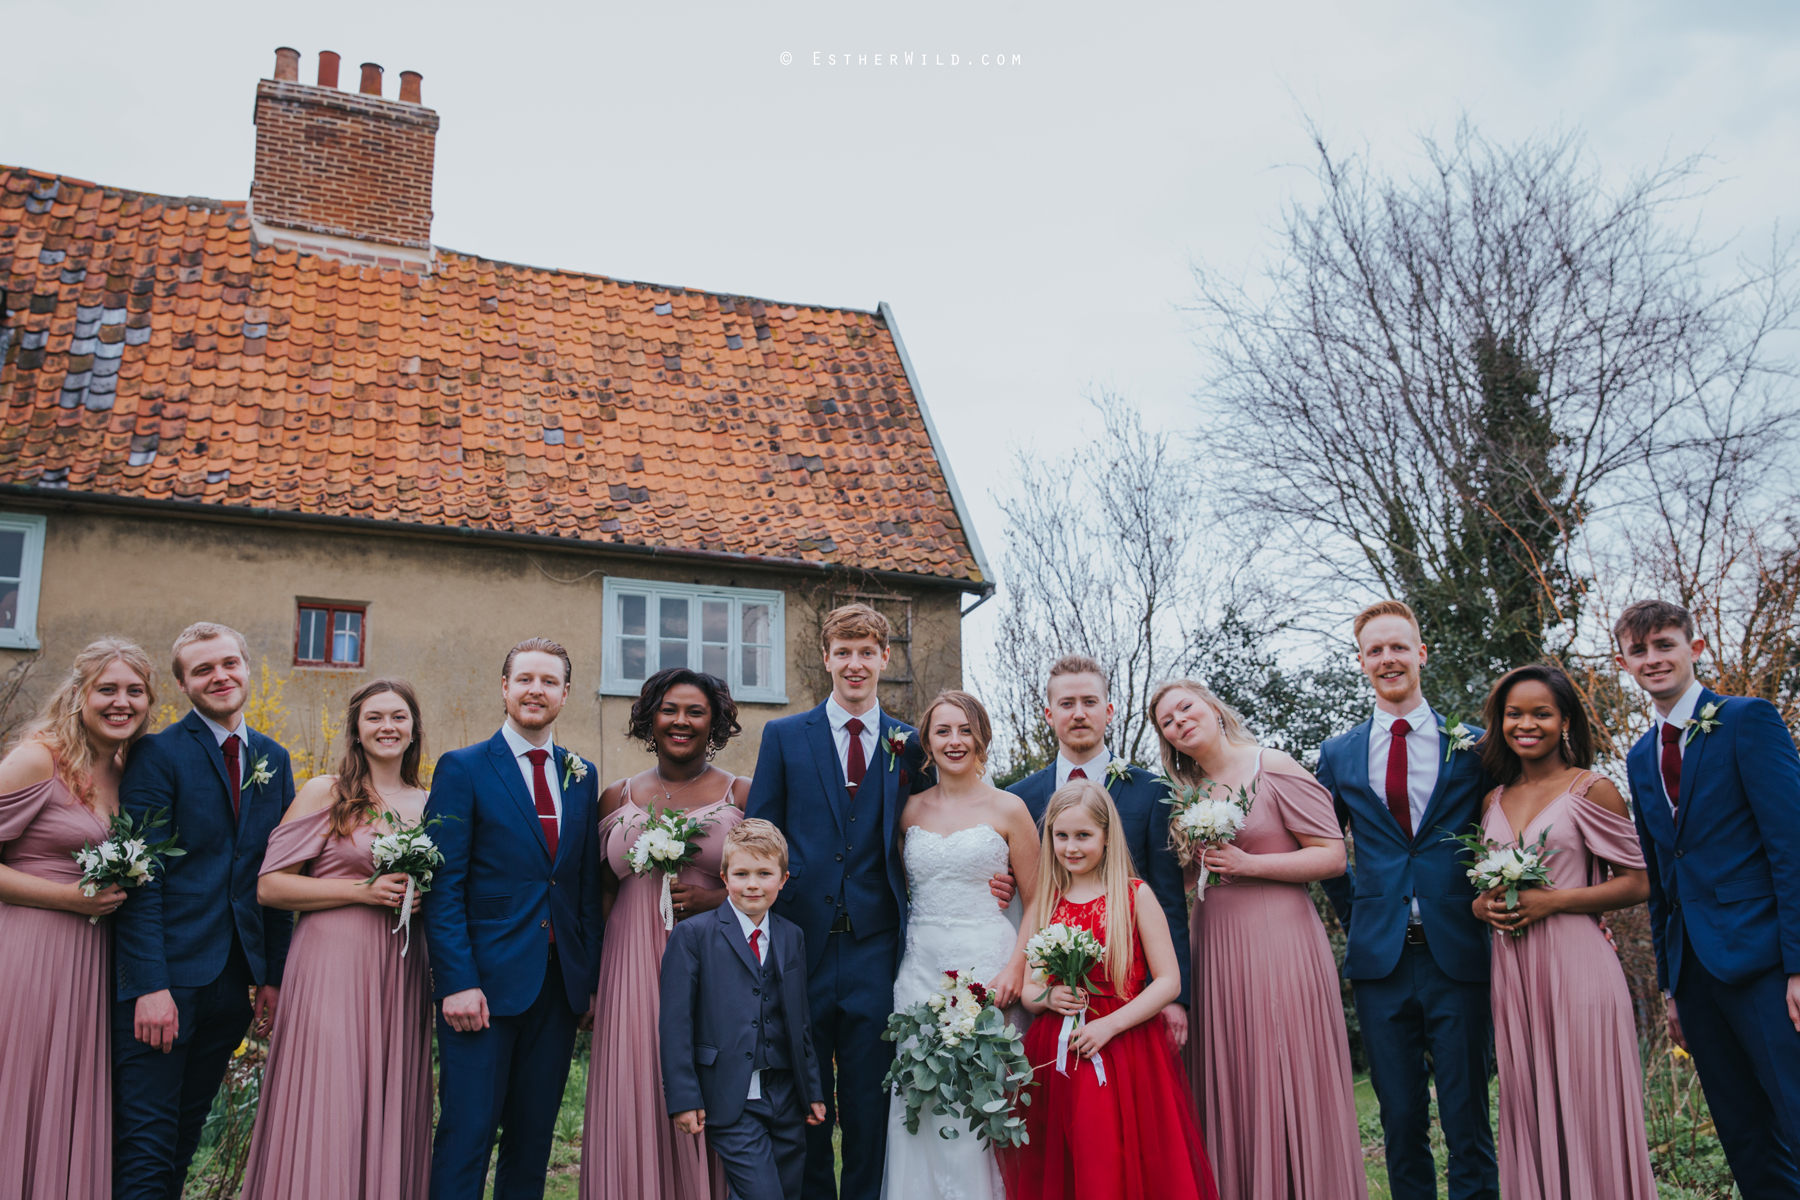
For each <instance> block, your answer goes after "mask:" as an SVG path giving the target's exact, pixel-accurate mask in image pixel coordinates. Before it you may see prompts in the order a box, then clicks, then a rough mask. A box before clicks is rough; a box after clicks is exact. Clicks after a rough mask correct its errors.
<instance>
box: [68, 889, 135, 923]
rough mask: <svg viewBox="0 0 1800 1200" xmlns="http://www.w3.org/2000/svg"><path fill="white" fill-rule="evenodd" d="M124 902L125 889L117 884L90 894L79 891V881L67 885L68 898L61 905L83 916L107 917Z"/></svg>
mask: <svg viewBox="0 0 1800 1200" xmlns="http://www.w3.org/2000/svg"><path fill="white" fill-rule="evenodd" d="M123 903H125V889H124V888H122V887H120V886H119V885H118V884H116V883H115V884H113V885H111V886H110V887H106V888H102V889H101V890H100V891H97V892H95V893H94V894H93V895H91V896H84V895H82V893H81V885H80V884H79V883H71V884H70V885H69V899H68V901H67V903H65V904H64V905H63V908H64V909H65V910H67V911H68V912H72V913H80V914H81V915H82V916H84V917H109V916H111V915H112V914H113V913H114V912H116V911H117V910H118V907H119V905H121V904H123Z"/></svg>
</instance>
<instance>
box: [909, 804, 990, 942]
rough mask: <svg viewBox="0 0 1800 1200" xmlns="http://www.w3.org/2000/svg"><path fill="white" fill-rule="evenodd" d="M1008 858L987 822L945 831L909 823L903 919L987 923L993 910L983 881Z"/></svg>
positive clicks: (985, 883) (986, 883)
mask: <svg viewBox="0 0 1800 1200" xmlns="http://www.w3.org/2000/svg"><path fill="white" fill-rule="evenodd" d="M1010 861H1011V860H1010V858H1009V856H1008V852H1007V846H1006V839H1005V838H1003V837H1001V836H1000V835H999V834H998V833H996V832H994V829H993V827H992V826H989V825H975V826H972V827H970V828H968V829H959V830H957V831H956V832H955V833H952V834H948V835H945V834H939V833H933V832H931V830H929V829H925V828H923V827H921V826H918V825H914V826H912V827H911V828H909V829H908V830H907V831H906V887H907V891H908V892H909V893H910V895H911V898H912V903H911V907H910V908H909V909H908V917H907V919H908V920H909V921H914V922H919V921H924V922H929V923H931V924H934V925H937V924H946V923H961V922H964V921H968V920H970V919H974V918H979V919H981V920H983V921H988V919H989V918H991V917H993V916H995V915H998V914H999V908H998V906H997V904H996V903H995V901H994V897H993V894H992V893H991V892H989V891H988V880H990V879H992V878H993V877H994V876H995V875H997V874H999V873H1000V872H1001V871H1004V870H1006V869H1007V864H1008V863H1009V862H1010ZM1002 919H1004V918H1002ZM990 923H991V922H990Z"/></svg>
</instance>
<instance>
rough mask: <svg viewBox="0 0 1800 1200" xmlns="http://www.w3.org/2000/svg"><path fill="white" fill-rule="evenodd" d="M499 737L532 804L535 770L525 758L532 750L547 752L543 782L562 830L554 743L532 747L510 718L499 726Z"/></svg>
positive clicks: (535, 781)
mask: <svg viewBox="0 0 1800 1200" xmlns="http://www.w3.org/2000/svg"><path fill="white" fill-rule="evenodd" d="M500 736H501V737H503V738H505V739H506V745H507V748H508V749H510V750H511V751H512V753H513V761H514V762H516V763H518V764H519V774H520V775H522V776H524V778H525V794H526V795H527V796H530V797H531V799H532V802H533V803H534V804H535V803H536V802H537V768H535V767H533V766H532V765H531V760H530V759H529V758H527V757H525V756H526V755H527V754H529V753H530V752H531V751H533V750H546V751H549V754H550V757H549V758H546V759H545V760H544V780H545V782H547V783H548V784H549V785H550V806H551V807H552V808H554V809H555V810H556V826H557V828H558V829H561V828H562V779H561V777H560V776H559V774H558V772H557V770H556V743H555V741H554V740H552V741H548V742H545V743H544V744H543V745H542V746H534V745H532V744H531V743H530V742H528V741H526V740H525V735H524V734H522V733H520V732H519V731H518V730H517V729H514V728H513V723H512V718H511V717H508V718H506V721H505V723H504V724H502V725H501V726H500Z"/></svg>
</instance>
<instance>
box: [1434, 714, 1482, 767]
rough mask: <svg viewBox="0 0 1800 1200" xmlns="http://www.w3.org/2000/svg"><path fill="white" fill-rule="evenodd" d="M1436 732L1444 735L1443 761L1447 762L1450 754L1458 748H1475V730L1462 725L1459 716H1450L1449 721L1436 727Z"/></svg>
mask: <svg viewBox="0 0 1800 1200" xmlns="http://www.w3.org/2000/svg"><path fill="white" fill-rule="evenodd" d="M1438 732H1439V733H1441V734H1443V735H1444V745H1445V749H1444V761H1445V762H1449V761H1450V756H1451V755H1452V754H1455V753H1456V752H1457V751H1458V750H1473V749H1474V748H1475V731H1474V730H1472V729H1470V728H1469V727H1468V726H1467V725H1464V724H1463V723H1462V718H1461V717H1452V718H1451V719H1450V721H1449V723H1447V724H1445V725H1440V726H1439V727H1438Z"/></svg>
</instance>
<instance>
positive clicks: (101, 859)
mask: <svg viewBox="0 0 1800 1200" xmlns="http://www.w3.org/2000/svg"><path fill="white" fill-rule="evenodd" d="M168 823H169V810H168V809H166V808H159V809H157V810H156V811H155V812H153V813H149V814H146V815H145V817H144V819H143V820H142V821H141V822H136V823H134V822H133V821H132V819H131V814H130V813H127V812H121V813H116V814H114V816H113V818H112V819H111V820H110V821H109V822H107V827H106V839H105V840H104V841H102V842H101V843H100V844H99V845H97V846H96V845H90V844H89V843H87V842H83V843H82V844H81V849H79V850H74V851H71V852H70V855H71V857H73V858H74V859H75V865H76V866H78V867H80V868H81V879H80V881H79V886H80V887H81V894H82V895H84V896H88V897H93V896H97V895H99V894H100V893H101V892H103V891H105V890H106V889H107V888H109V887H112V886H113V885H114V884H117V885H118V886H119V887H122V888H134V887H140V886H142V885H143V884H146V883H149V882H150V881H151V880H152V879H154V878H156V875H157V872H158V871H160V870H161V869H162V868H163V866H164V865H165V864H164V862H163V860H164V859H165V858H180V857H181V856H182V855H184V854H186V853H187V851H186V850H183V849H181V848H180V847H178V846H177V845H176V844H175V835H174V834H170V835H169V836H168V837H166V838H163V839H161V840H160V841H152V840H151V833H152V831H153V830H157V829H161V828H162V827H163V826H164V825H167V824H168ZM99 920H100V918H99V916H98V915H95V916H92V917H89V918H88V924H89V925H93V924H96V923H97V922H98V921H99Z"/></svg>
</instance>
